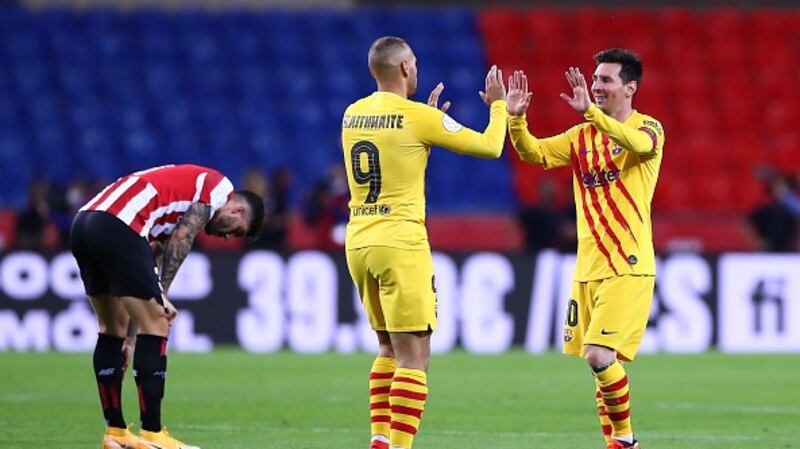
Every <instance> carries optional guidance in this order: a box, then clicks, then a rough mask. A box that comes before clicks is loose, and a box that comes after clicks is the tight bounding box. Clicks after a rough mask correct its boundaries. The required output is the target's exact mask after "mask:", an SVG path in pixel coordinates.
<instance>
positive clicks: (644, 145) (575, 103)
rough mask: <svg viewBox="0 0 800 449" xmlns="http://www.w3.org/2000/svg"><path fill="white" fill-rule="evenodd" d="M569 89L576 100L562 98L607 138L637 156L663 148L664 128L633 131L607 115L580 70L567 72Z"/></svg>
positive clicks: (658, 126)
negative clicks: (594, 99)
mask: <svg viewBox="0 0 800 449" xmlns="http://www.w3.org/2000/svg"><path fill="white" fill-rule="evenodd" d="M564 76H566V78H567V82H568V83H569V86H570V87H571V88H572V97H570V96H569V95H567V94H563V93H562V94H561V98H562V99H563V100H564V101H566V102H567V104H569V105H570V107H572V109H574V110H576V111H577V112H580V113H581V114H583V116H584V118H586V120H589V121H590V122H592V123H593V124H594V126H595V127H596V128H597V129H598V130H599V131H600V132H601V133H603V134H607V135H608V136H609V137H611V138H612V139H614V141H615V142H617V143H618V144H620V145H621V146H622V147H623V148H625V149H626V150H629V151H633V152H634V153H637V154H642V155H644V154H652V153H655V152H657V151H658V149H659V148H660V147H661V146H662V145H663V135H661V134H663V132H662V130H661V127H660V125H657V126H643V127H641V128H639V129H636V128H632V127H630V126H628V125H625V124H624V123H622V122H620V121H618V120H617V119H615V118H613V117H610V116H608V115H606V113H605V112H603V111H602V110H600V108H598V107H597V106H596V105H595V104H594V103H592V100H591V99H590V98H589V88H588V87H587V85H586V78H585V77H584V76H583V74H582V73H581V71H580V70H578V68H576V67H570V68H569V70H568V71H566V72H564Z"/></svg>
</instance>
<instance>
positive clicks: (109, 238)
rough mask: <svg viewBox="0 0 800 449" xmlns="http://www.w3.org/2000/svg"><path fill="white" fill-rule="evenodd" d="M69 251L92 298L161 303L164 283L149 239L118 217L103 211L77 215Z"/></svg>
mask: <svg viewBox="0 0 800 449" xmlns="http://www.w3.org/2000/svg"><path fill="white" fill-rule="evenodd" d="M69 240H70V248H71V249H72V254H73V255H74V256H75V259H76V260H77V261H78V267H79V268H80V271H81V279H83V286H84V288H85V289H86V294H87V295H89V296H98V295H111V296H133V297H135V298H141V299H144V300H148V299H150V298H155V299H156V301H158V302H159V303H161V291H162V290H161V282H160V281H159V278H158V268H157V267H156V261H155V257H154V256H153V252H152V251H151V250H150V245H149V244H148V243H147V240H146V239H145V238H143V237H141V236H140V235H138V234H136V233H135V232H134V231H133V230H132V229H131V228H130V227H128V225H126V224H125V223H123V222H122V221H121V220H119V219H118V218H117V217H115V216H113V215H111V214H109V213H107V212H101V211H82V212H78V214H77V215H76V216H75V219H74V220H73V221H72V229H71V231H70V236H69Z"/></svg>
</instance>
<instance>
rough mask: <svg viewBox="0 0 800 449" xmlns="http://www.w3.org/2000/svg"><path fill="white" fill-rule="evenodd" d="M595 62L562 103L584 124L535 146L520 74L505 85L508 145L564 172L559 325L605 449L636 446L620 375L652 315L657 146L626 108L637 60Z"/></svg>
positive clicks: (643, 118)
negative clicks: (569, 174)
mask: <svg viewBox="0 0 800 449" xmlns="http://www.w3.org/2000/svg"><path fill="white" fill-rule="evenodd" d="M594 60H595V62H596V63H597V68H596V69H595V72H594V75H593V76H592V79H593V81H594V82H593V83H592V92H591V93H592V95H593V96H594V100H595V103H592V100H591V99H590V97H589V89H588V88H587V85H586V79H585V78H584V76H583V75H582V74H581V72H580V71H579V70H578V69H577V68H574V67H573V68H570V69H569V70H568V71H567V72H566V73H565V75H566V77H567V81H568V82H569V85H570V87H571V88H572V96H569V95H566V94H563V93H562V94H561V98H563V99H564V101H566V102H567V104H569V106H571V107H572V108H573V109H574V110H575V111H577V112H579V113H581V114H582V115H583V117H584V119H585V120H586V121H584V122H583V123H581V124H579V125H576V126H574V127H572V128H570V129H569V130H567V131H566V132H564V133H562V134H558V135H556V136H553V137H548V138H544V139H539V138H536V137H534V136H533V135H531V134H530V132H529V131H528V124H527V121H526V118H525V111H526V110H527V108H528V105H529V103H530V99H531V93H530V92H528V81H527V79H526V77H525V75H524V74H523V73H522V72H520V71H517V72H515V73H514V74H513V75H512V77H511V78H510V79H509V92H508V112H509V114H510V117H509V130H510V135H511V140H512V142H513V143H514V147H515V148H516V150H517V152H518V153H519V155H520V157H521V158H522V159H523V160H524V161H527V162H530V163H533V164H542V165H543V166H544V167H545V168H547V169H550V168H554V167H561V166H570V167H571V168H572V171H573V174H574V176H573V188H574V194H575V204H576V208H577V219H578V257H577V265H576V267H575V276H574V279H573V285H572V292H571V294H570V299H569V304H568V308H567V310H568V312H567V320H566V324H565V327H564V352H565V353H567V354H572V355H577V356H583V357H584V358H585V359H586V361H587V362H588V363H589V365H590V366H591V368H592V370H593V372H594V374H595V379H596V388H597V390H596V394H595V397H596V401H597V407H598V411H599V414H600V421H601V426H602V429H603V435H604V438H605V440H606V445H607V447H608V448H609V449H611V448H613V449H620V448H638V447H639V443H638V442H637V441H636V439H635V438H634V434H633V429H632V427H631V420H630V406H629V395H628V378H627V375H626V374H625V370H624V369H623V368H622V365H621V363H620V360H633V358H634V357H635V356H636V351H637V350H638V348H639V344H640V343H641V341H642V336H643V335H644V330H645V328H646V327H647V321H648V317H649V315H650V303H651V300H652V296H653V287H654V285H655V255H654V252H653V239H652V226H651V222H650V203H651V200H652V198H653V191H654V190H655V186H656V180H657V179H658V171H659V167H660V165H661V158H662V153H663V151H662V150H663V147H664V132H663V130H662V128H661V124H660V123H659V122H658V121H657V120H656V119H654V118H652V117H650V116H647V115H645V114H642V113H639V112H637V111H636V110H634V109H633V105H632V102H633V98H634V96H635V95H636V92H637V90H638V89H639V85H640V83H641V78H642V62H641V60H640V59H639V57H638V55H636V54H635V53H633V52H631V51H628V50H623V49H618V48H614V49H609V50H604V51H601V52H599V53H597V54H596V55H595V56H594Z"/></svg>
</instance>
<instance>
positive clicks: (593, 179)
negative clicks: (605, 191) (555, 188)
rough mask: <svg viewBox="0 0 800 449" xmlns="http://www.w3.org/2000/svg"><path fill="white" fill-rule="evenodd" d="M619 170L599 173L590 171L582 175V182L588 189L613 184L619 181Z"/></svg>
mask: <svg viewBox="0 0 800 449" xmlns="http://www.w3.org/2000/svg"><path fill="white" fill-rule="evenodd" d="M619 174H620V171H619V170H600V171H599V172H595V171H590V172H589V173H583V174H581V182H582V183H583V185H584V186H586V187H588V188H592V189H593V188H595V187H600V186H603V185H608V184H611V183H612V182H614V181H616V180H617V179H619Z"/></svg>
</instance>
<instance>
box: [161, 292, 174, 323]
mask: <svg viewBox="0 0 800 449" xmlns="http://www.w3.org/2000/svg"><path fill="white" fill-rule="evenodd" d="M163 300H164V312H165V313H166V314H167V321H168V322H169V324H170V326H171V325H172V323H173V322H174V321H175V317H177V316H178V309H176V308H175V306H174V305H172V302H171V301H170V300H169V299H167V297H166V295H165V296H163Z"/></svg>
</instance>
